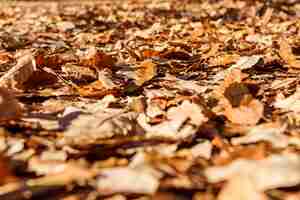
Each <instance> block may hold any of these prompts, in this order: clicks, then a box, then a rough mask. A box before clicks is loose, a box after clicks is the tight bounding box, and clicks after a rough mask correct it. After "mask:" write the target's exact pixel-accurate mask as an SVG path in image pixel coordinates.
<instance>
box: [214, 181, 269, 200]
mask: <svg viewBox="0 0 300 200" xmlns="http://www.w3.org/2000/svg"><path fill="white" fill-rule="evenodd" d="M254 199H255V200H267V197H266V196H265V194H264V193H263V192H261V191H259V190H257V188H256V185H254V183H253V182H252V181H251V179H250V178H249V177H247V176H246V177H245V176H243V175H236V176H234V177H232V178H231V179H230V180H229V181H228V183H226V185H225V186H224V188H222V190H221V192H220V194H219V195H218V200H254Z"/></svg>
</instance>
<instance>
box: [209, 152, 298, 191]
mask: <svg viewBox="0 0 300 200" xmlns="http://www.w3.org/2000/svg"><path fill="white" fill-rule="evenodd" d="M299 168H300V157H299V156H298V155H297V154H282V155H280V154H274V155H271V156H269V157H268V158H266V159H263V160H247V159H238V160H235V161H233V162H232V163H230V164H229V165H227V166H220V167H210V168H207V169H206V170H205V172H204V173H205V176H206V177H207V179H208V181H209V182H210V183H217V182H220V181H224V180H231V179H232V178H234V177H235V176H236V175H242V176H247V177H249V178H250V179H251V182H252V183H253V184H254V185H255V186H256V188H257V189H258V190H259V191H265V190H268V189H274V188H280V187H291V186H295V185H298V184H299V183H300V170H299Z"/></svg>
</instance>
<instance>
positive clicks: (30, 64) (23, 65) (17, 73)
mask: <svg viewBox="0 0 300 200" xmlns="http://www.w3.org/2000/svg"><path fill="white" fill-rule="evenodd" d="M35 71H37V67H36V63H35V59H34V57H33V55H32V54H25V55H23V56H22V57H21V58H19V59H18V63H17V64H16V65H15V66H14V67H12V68H11V69H10V70H9V71H8V72H6V74H4V75H3V76H2V77H1V78H0V86H3V87H8V88H13V89H17V88H19V87H20V86H22V84H23V83H25V82H26V81H27V80H28V79H29V78H30V77H31V76H32V74H33V73H34V72H35Z"/></svg>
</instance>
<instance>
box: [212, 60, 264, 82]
mask: <svg viewBox="0 0 300 200" xmlns="http://www.w3.org/2000/svg"><path fill="white" fill-rule="evenodd" d="M261 58H262V56H260V55H254V56H244V57H240V59H239V60H238V61H237V63H236V64H234V65H232V66H231V67H229V68H228V69H226V70H224V71H221V72H219V73H217V74H216V75H215V76H214V80H215V81H219V80H221V79H224V77H225V76H227V74H229V73H230V72H231V71H232V70H233V69H240V70H244V69H249V68H251V67H253V66H254V65H256V64H257V63H258V62H259V61H260V59H261Z"/></svg>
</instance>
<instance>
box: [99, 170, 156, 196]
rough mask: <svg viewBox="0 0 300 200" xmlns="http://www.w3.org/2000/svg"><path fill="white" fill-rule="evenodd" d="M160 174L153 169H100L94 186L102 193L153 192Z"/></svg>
mask: <svg viewBox="0 0 300 200" xmlns="http://www.w3.org/2000/svg"><path fill="white" fill-rule="evenodd" d="M159 179H160V175H158V174H157V173H156V172H155V171H154V169H144V168H128V167H118V168H110V169H105V170H102V171H101V172H100V173H99V178H98V179H97V183H96V187H97V190H98V191H99V192H101V193H102V194H115V193H121V192H123V193H134V194H149V195H151V194H154V193H155V192H156V191H157V189H158V186H159Z"/></svg>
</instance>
